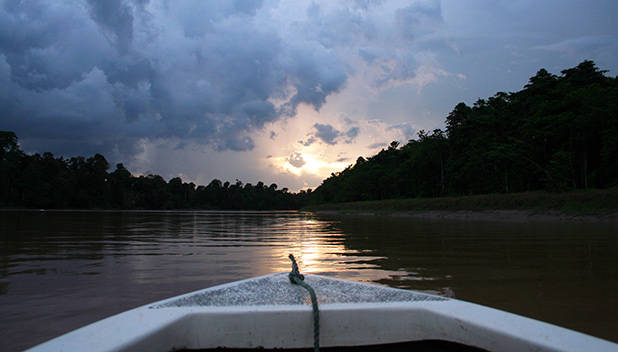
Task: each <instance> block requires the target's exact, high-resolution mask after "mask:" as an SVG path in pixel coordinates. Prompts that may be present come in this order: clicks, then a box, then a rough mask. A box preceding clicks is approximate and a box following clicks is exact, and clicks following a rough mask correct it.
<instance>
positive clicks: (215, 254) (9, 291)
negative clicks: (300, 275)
mask: <svg viewBox="0 0 618 352" xmlns="http://www.w3.org/2000/svg"><path fill="white" fill-rule="evenodd" d="M0 241H1V242H0V243H1V244H0V340H1V341H2V342H1V343H0V350H7V351H12V350H20V349H24V348H28V347H32V346H34V345H36V344H38V343H41V342H44V341H45V340H47V339H50V338H53V337H55V336H58V335H60V334H62V333H65V332H68V331H71V330H73V329H76V328H78V327H81V326H83V325H85V324H88V323H92V322H94V321H96V320H99V319H102V318H105V317H108V316H110V315H113V314H116V313H120V312H122V311H124V310H127V309H130V308H134V307H137V306H140V305H144V304H147V303H150V302H153V301H156V300H160V299H164V298H167V297H171V296H175V295H179V294H182V293H186V292H189V291H193V290H198V289H202V288H205V287H209V286H213V285H217V284H221V283H225V282H230V281H235V280H240V279H244V278H248V277H252V276H257V275H263V274H268V273H273V272H279V271H289V270H290V262H289V260H288V258H287V256H288V254H289V253H293V254H294V255H295V256H296V258H297V260H298V261H299V266H300V270H301V272H306V273H314V274H322V275H327V276H331V277H336V278H342V279H349V280H354V281H362V282H372V283H376V284H380V285H387V286H392V287H398V288H405V289H413V290H419V291H424V292H429V293H435V294H439V295H445V296H449V297H454V298H457V299H462V300H466V301H470V302H475V303H479V304H483V305H486V306H490V307H494V308H499V309H502V310H506V311H509V312H513V313H516V314H520V315H524V316H527V317H532V318H535V319H539V320H542V321H546V322H549V323H553V324H557V325H560V326H563V327H567V328H570V329H574V330H578V331H581V332H585V333H588V334H591V335H594V336H597V337H601V338H605V339H608V340H611V341H615V342H616V341H618V224H617V223H607V222H606V223H569V222H562V223H561V222H534V223H525V222H505V221H502V222H491V221H462V220H457V221H455V220H450V221H447V220H420V219H412V218H404V217H372V216H366V217H362V216H334V215H328V216H326V215H315V214H311V213H303V212H203V211H182V212H181V211H174V212H129V211H123V212H111V211H110V212H105V211H92V212H90V211H73V212H70V211H0Z"/></svg>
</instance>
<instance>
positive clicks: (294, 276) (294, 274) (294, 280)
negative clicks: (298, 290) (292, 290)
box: [288, 254, 305, 285]
mask: <svg viewBox="0 0 618 352" xmlns="http://www.w3.org/2000/svg"><path fill="white" fill-rule="evenodd" d="M289 258H290V260H291V261H292V271H291V272H290V274H289V275H288V277H289V278H290V282H291V283H293V284H296V285H298V282H297V280H299V281H305V276H304V275H303V274H301V273H300V271H298V264H296V259H294V255H292V254H290V255H289Z"/></svg>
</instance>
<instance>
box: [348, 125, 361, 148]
mask: <svg viewBox="0 0 618 352" xmlns="http://www.w3.org/2000/svg"><path fill="white" fill-rule="evenodd" d="M359 132H360V128H359V127H352V128H350V129H349V130H347V131H346V132H345V136H346V137H347V139H346V141H345V142H346V143H348V144H349V143H352V141H353V140H354V138H356V137H357V136H358V133H359Z"/></svg>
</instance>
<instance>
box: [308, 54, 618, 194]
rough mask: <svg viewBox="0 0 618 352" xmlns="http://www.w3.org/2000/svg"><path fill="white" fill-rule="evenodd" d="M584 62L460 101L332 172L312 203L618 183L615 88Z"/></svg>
mask: <svg viewBox="0 0 618 352" xmlns="http://www.w3.org/2000/svg"><path fill="white" fill-rule="evenodd" d="M606 72H607V71H603V70H600V69H599V68H598V67H597V66H596V65H595V63H594V62H592V61H589V60H586V61H583V62H582V63H580V64H579V65H577V66H576V67H573V68H570V69H566V70H563V71H562V72H561V75H559V76H558V75H554V74H551V73H549V72H547V70H545V69H541V70H539V71H538V72H537V73H536V75H535V76H534V77H531V78H530V79H529V81H528V83H527V84H526V85H525V86H524V88H523V89H522V90H521V91H518V92H514V93H505V92H498V93H496V94H495V95H494V96H493V97H490V98H488V99H479V100H477V101H476V102H475V103H474V104H473V105H472V106H468V105H466V104H464V103H459V104H457V105H456V106H455V108H454V109H453V110H452V111H451V112H450V113H449V114H448V116H447V117H446V123H445V125H446V130H441V129H436V130H433V131H431V132H427V131H420V132H419V133H418V138H417V139H413V140H410V141H408V143H406V144H405V145H403V146H400V144H399V143H398V142H396V141H395V142H392V143H391V144H390V146H389V147H388V148H387V149H383V150H382V151H380V152H379V153H378V154H377V155H374V156H372V157H370V158H367V159H365V158H363V157H359V158H358V159H357V160H356V163H355V164H354V165H350V166H349V167H347V168H346V169H345V170H343V171H341V172H338V173H334V174H332V175H331V176H330V177H329V178H327V179H326V180H324V181H323V182H322V184H321V185H320V186H319V187H318V188H316V190H315V191H314V192H313V194H312V196H311V203H312V204H321V203H333V202H350V201H363V200H381V199H396V198H423V197H441V196H462V195H474V194H489V193H512V192H524V191H538V190H546V191H549V192H562V191H569V190H573V189H588V188H608V187H613V186H616V185H618V105H617V104H618V83H617V78H616V77H613V78H612V77H607V76H606V75H605V73H606Z"/></svg>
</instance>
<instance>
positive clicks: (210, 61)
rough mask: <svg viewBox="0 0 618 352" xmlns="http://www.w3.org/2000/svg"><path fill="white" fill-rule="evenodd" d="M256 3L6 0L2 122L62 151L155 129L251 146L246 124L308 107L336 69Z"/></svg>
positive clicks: (103, 146) (1, 37) (0, 62)
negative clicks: (273, 22)
mask: <svg viewBox="0 0 618 352" xmlns="http://www.w3.org/2000/svg"><path fill="white" fill-rule="evenodd" d="M261 6H262V2H261V1H234V2H221V3H218V2H216V3H215V2H202V1H196V2H175V1H174V2H162V1H152V2H150V1H145V0H132V1H130V0H126V1H125V0H110V1H95V0H87V1H84V2H79V1H78V2H73V1H66V2H61V1H58V2H53V3H49V2H45V1H36V0H33V1H5V2H3V3H1V4H0V83H2V85H3V87H4V88H3V89H0V103H1V105H0V116H2V117H1V118H2V120H1V122H2V126H1V129H8V130H14V131H15V132H16V133H17V134H18V136H19V137H20V138H21V139H22V141H27V142H28V143H29V144H28V145H29V146H30V148H31V149H37V148H38V147H39V144H40V147H41V148H44V145H45V144H46V143H50V141H56V142H57V143H56V144H57V145H64V147H63V148H60V149H62V150H63V152H64V151H65V150H72V153H70V154H76V153H81V152H82V150H84V148H86V147H85V146H86V145H88V148H92V149H97V150H98V151H99V152H102V153H106V152H110V151H114V150H115V151H118V150H120V152H121V153H132V151H133V150H135V148H138V147H137V146H136V145H137V144H139V143H138V142H139V141H140V140H142V139H156V138H163V139H169V138H172V139H174V138H180V139H186V140H191V141H193V142H196V143H199V144H209V145H212V146H213V147H214V148H215V149H216V150H239V151H240V150H250V149H252V148H253V147H254V145H255V143H254V141H253V139H252V137H251V132H252V131H254V130H256V129H262V128H264V126H265V124H266V123H269V122H272V121H275V120H277V119H279V118H280V117H281V116H294V115H295V112H296V108H297V106H298V105H299V104H302V103H305V104H309V105H311V106H313V107H314V108H315V109H319V108H320V107H321V106H322V105H323V104H324V103H325V101H326V97H327V96H328V95H330V94H332V93H334V92H337V91H339V90H340V89H341V88H342V87H343V85H344V83H345V81H346V79H347V74H346V71H345V67H344V65H343V64H342V62H341V61H340V58H339V57H338V56H337V55H336V54H335V53H334V52H332V51H331V50H329V49H328V48H326V47H325V46H324V45H323V44H321V43H320V42H318V41H315V40H312V39H311V38H302V37H300V38H287V37H282V35H281V33H280V32H279V29H278V28H275V27H273V26H271V25H270V24H269V23H268V21H266V20H265V19H264V18H258V17H255V16H256V14H257V12H258V11H259V9H260V7H261ZM271 98H277V99H279V100H283V101H284V103H283V104H282V105H280V106H275V105H273V103H272V102H271V100H270V99H271ZM63 143H64V144H63ZM60 149H56V150H54V151H56V152H59V150H60Z"/></svg>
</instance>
